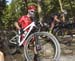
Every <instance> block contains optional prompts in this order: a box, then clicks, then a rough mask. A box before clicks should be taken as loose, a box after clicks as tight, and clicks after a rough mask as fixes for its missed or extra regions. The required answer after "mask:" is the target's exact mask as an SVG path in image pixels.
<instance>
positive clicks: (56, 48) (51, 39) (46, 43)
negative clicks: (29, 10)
mask: <svg viewBox="0 0 75 61" xmlns="http://www.w3.org/2000/svg"><path fill="white" fill-rule="evenodd" d="M27 29H28V31H27ZM23 30H24V31H25V32H24V33H23V34H21V32H20V30H19V31H18V33H14V34H16V35H15V36H14V37H13V38H11V39H10V40H8V42H9V44H11V45H12V44H13V45H14V46H15V49H11V48H9V46H8V47H7V49H8V51H9V52H10V53H11V52H12V54H13V53H14V52H15V51H16V49H20V48H19V47H21V46H22V45H23V46H24V55H25V58H26V60H27V61H35V60H36V61H42V60H44V61H46V60H51V59H52V60H58V59H59V57H60V51H61V50H60V44H59V42H58V40H57V39H56V37H55V36H54V35H53V34H51V33H48V32H44V31H41V26H40V24H39V23H36V21H33V22H32V23H31V24H30V25H28V26H27V27H26V28H25V29H23ZM22 35H23V37H22ZM21 37H22V39H21ZM7 45H8V43H7ZM13 50H14V51H13Z"/></svg>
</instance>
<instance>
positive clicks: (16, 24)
mask: <svg viewBox="0 0 75 61" xmlns="http://www.w3.org/2000/svg"><path fill="white" fill-rule="evenodd" d="M14 25H15V27H16V28H17V29H18V30H20V29H21V28H20V26H19V24H18V22H15V23H14Z"/></svg>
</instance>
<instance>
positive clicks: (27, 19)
mask: <svg viewBox="0 0 75 61" xmlns="http://www.w3.org/2000/svg"><path fill="white" fill-rule="evenodd" d="M35 11H36V5H29V6H28V13H27V15H23V16H22V17H21V18H20V19H19V20H18V21H17V22H15V26H16V28H17V29H18V30H20V32H21V34H23V33H24V31H23V29H24V28H25V27H27V26H28V25H29V24H30V23H31V22H32V18H33V17H34V16H35ZM27 31H28V29H27Z"/></svg>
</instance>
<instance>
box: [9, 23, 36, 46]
mask: <svg viewBox="0 0 75 61" xmlns="http://www.w3.org/2000/svg"><path fill="white" fill-rule="evenodd" d="M33 27H36V25H35V22H32V23H31V24H29V25H28V26H27V27H26V28H24V29H23V30H24V31H25V32H24V35H25V37H24V38H23V40H22V41H21V40H20V37H21V35H20V33H21V32H20V30H18V32H19V34H17V35H16V36H14V37H13V38H12V39H10V40H9V41H10V43H14V44H16V43H15V42H16V41H15V42H12V40H13V39H15V38H16V37H18V40H17V41H18V44H19V46H21V45H22V44H23V43H24V41H25V40H26V39H27V37H28V35H29V34H30V32H31V30H32V29H33ZM27 29H29V30H28V32H27V31H26V30H27Z"/></svg>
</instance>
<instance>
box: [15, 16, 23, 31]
mask: <svg viewBox="0 0 75 61" xmlns="http://www.w3.org/2000/svg"><path fill="white" fill-rule="evenodd" d="M23 19H24V16H22V17H21V18H20V19H19V20H18V21H17V22H15V23H14V25H15V26H16V28H17V29H18V30H20V29H21V27H20V25H21V23H22V22H23Z"/></svg>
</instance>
